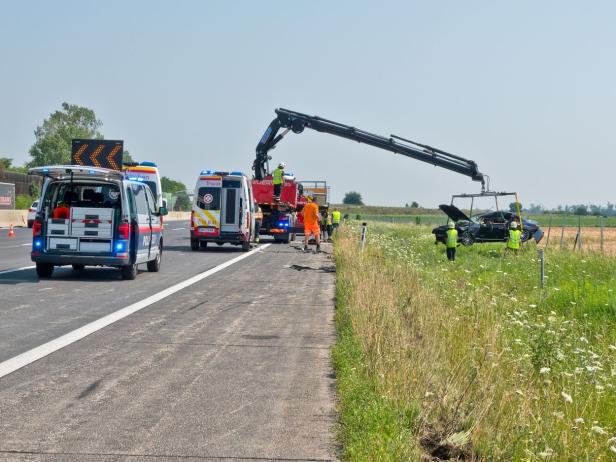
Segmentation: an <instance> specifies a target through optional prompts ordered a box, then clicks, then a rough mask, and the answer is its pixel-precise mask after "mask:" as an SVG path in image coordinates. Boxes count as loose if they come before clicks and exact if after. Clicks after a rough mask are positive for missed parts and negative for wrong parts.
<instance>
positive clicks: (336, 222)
mask: <svg viewBox="0 0 616 462" xmlns="http://www.w3.org/2000/svg"><path fill="white" fill-rule="evenodd" d="M338 226H340V210H338V209H334V211H333V212H332V234H334V233H335V232H336V230H337V229H338Z"/></svg>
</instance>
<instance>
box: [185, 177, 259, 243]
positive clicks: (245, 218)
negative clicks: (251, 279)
mask: <svg viewBox="0 0 616 462" xmlns="http://www.w3.org/2000/svg"><path fill="white" fill-rule="evenodd" d="M253 201H254V199H253V196H252V188H251V186H250V181H249V180H248V177H247V176H246V175H244V174H243V173H242V172H217V171H213V170H203V171H202V172H201V173H200V175H199V178H198V179H197V185H196V186H195V195H194V199H193V206H192V213H191V226H190V247H191V248H192V249H193V250H198V249H199V247H201V248H205V247H207V244H208V242H215V243H216V244H218V245H223V244H224V243H229V244H234V245H241V246H242V250H243V251H248V250H250V243H251V242H252V238H253V233H254V209H253Z"/></svg>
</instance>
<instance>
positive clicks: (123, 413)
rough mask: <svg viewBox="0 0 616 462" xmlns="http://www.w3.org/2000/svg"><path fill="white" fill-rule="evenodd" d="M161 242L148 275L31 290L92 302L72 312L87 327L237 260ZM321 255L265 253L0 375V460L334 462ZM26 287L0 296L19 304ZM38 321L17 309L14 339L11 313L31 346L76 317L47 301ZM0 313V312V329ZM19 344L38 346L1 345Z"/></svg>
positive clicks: (325, 268) (327, 287)
mask: <svg viewBox="0 0 616 462" xmlns="http://www.w3.org/2000/svg"><path fill="white" fill-rule="evenodd" d="M169 236H171V233H169ZM170 241H171V245H172V246H173V245H175V246H176V248H175V249H174V250H172V251H168V252H167V253H166V255H165V261H166V263H165V265H164V267H163V268H166V271H167V272H166V273H161V274H160V275H158V276H159V277H158V278H156V276H157V275H153V274H152V275H150V274H147V273H142V274H140V276H139V277H138V278H137V280H136V281H130V282H126V281H121V280H119V279H118V278H117V277H115V273H114V274H112V273H111V272H104V273H105V274H99V275H98V276H94V275H90V274H84V275H74V274H72V272H70V271H69V270H67V271H68V272H67V274H64V275H62V276H61V277H60V278H59V279H52V280H50V281H45V282H44V283H39V284H43V285H44V287H52V288H54V287H58V286H59V287H62V288H63V290H64V291H66V292H68V293H70V294H71V295H72V297H74V298H78V299H83V298H84V297H90V300H93V301H90V302H89V303H88V304H86V306H83V307H82V310H83V313H84V314H83V316H84V317H87V318H88V319H92V318H94V317H96V316H98V315H100V314H102V313H104V312H106V311H108V310H109V309H113V308H112V307H111V305H110V302H109V299H115V298H117V297H119V296H126V294H125V293H124V292H125V291H124V288H131V292H132V291H135V292H137V291H141V292H139V293H140V294H141V296H143V291H144V287H150V288H151V287H157V288H160V287H162V286H164V285H171V284H172V283H173V282H174V281H175V280H177V279H181V278H182V277H186V276H187V275H191V274H194V273H195V272H197V271H200V270H202V269H203V268H206V267H207V266H208V265H211V264H213V263H214V261H221V260H224V259H225V258H230V257H231V256H233V257H235V256H237V255H238V254H239V253H236V252H233V251H215V252H211V253H208V252H205V253H201V252H199V253H191V252H190V251H189V250H187V246H188V241H185V240H183V239H182V236H181V235H177V236H175V237H173V240H170ZM324 248H325V250H326V251H327V252H328V253H324V254H319V255H315V254H304V253H302V252H300V251H299V243H298V244H295V245H293V246H287V245H272V246H269V247H267V248H265V249H263V250H262V251H259V252H257V253H255V254H253V255H250V256H249V257H248V258H246V259H244V260H242V261H241V262H239V263H237V264H234V265H232V266H230V267H228V268H226V269H224V270H223V271H220V272H218V273H216V274H214V275H212V276H211V277H208V278H206V279H204V280H203V281H200V282H199V283H196V284H194V285H191V286H190V287H187V288H185V289H184V290H182V291H180V292H178V293H176V294H174V295H172V296H171V297H169V298H168V299H164V300H161V301H160V302H158V303H155V304H153V305H151V306H150V307H148V308H146V309H143V310H142V311H139V312H137V313H135V314H133V315H131V316H129V317H127V318H125V319H122V320H120V321H118V322H116V323H114V324H112V325H110V326H108V327H106V328H105V329H103V330H100V331H98V332H96V333H94V334H92V335H90V336H88V337H86V338H84V339H83V340H80V341H79V342H77V343H74V344H72V345H70V346H67V347H65V348H64V349H62V350H60V351H57V352H55V353H53V354H51V355H49V356H47V357H45V358H43V359H40V360H38V361H36V362H34V363H32V364H30V365H28V366H26V367H24V368H22V369H19V370H18V371H16V372H13V373H12V374H10V375H7V376H5V377H3V378H0V416H2V419H1V421H0V460H7V461H26V460H27V461H46V462H47V461H68V462H71V461H75V462H76V461H106V462H107V461H114V462H115V461H126V462H128V461H143V462H145V461H152V460H156V461H159V460H161V461H179V460H182V461H187V460H188V461H203V460H228V461H240V460H241V461H246V460H294V461H300V460H313V461H314V460H316V461H324V460H334V459H335V446H334V444H333V442H332V439H333V436H332V426H333V425H334V424H335V413H334V391H333V387H334V377H333V372H332V370H331V365H330V361H329V349H330V347H331V345H332V344H333V342H334V340H335V333H334V326H333V301H334V294H335V289H334V274H333V273H332V271H333V263H332V260H331V256H330V255H329V252H331V249H330V248H329V246H327V245H325V246H324ZM170 254H173V255H171V256H170ZM180 254H183V255H180ZM106 273H109V274H106ZM150 276H152V277H150ZM161 276H162V277H161ZM155 278H156V279H155ZM163 281H164V282H163ZM31 285H32V283H27V282H25V283H24V282H21V283H17V284H15V285H14V286H10V285H9V288H19V287H21V288H23V289H24V292H23V293H22V295H24V294H27V293H28V292H31V289H30V287H31ZM29 289H30V290H29ZM101 291H103V292H101ZM46 292H52V291H51V290H50V291H46ZM43 293H44V292H43ZM99 293H100V294H99ZM13 296H15V294H13ZM38 297H42V296H41V295H38ZM131 297H132V295H131ZM129 298H130V297H129ZM133 299H134V298H131V300H133ZM2 303H3V306H4V304H5V302H4V301H3V302H2ZM98 303H101V304H103V305H104V306H106V307H107V308H106V309H99V308H97V307H95V305H97V304H98ZM12 304H13V303H12ZM67 305H68V306H67ZM119 305H122V303H119V304H116V305H113V306H114V307H116V308H117V307H118V306H119ZM99 310H100V311H99ZM42 311H44V312H45V316H42V317H40V318H39V317H37V316H35V314H36V313H37V311H36V310H35V309H33V308H25V309H24V311H22V310H21V309H17V310H15V311H13V312H12V313H13V314H12V316H13V317H12V318H11V319H13V322H14V323H16V324H13V325H14V327H13V329H17V330H19V331H20V332H21V333H22V336H23V334H26V331H27V326H28V323H24V322H22V323H21V324H20V323H19V322H17V321H16V320H17V319H18V318H17V317H16V316H15V313H18V314H19V313H20V314H21V316H22V319H27V320H28V322H30V320H33V321H34V322H33V325H35V326H38V328H37V331H38V336H37V337H36V338H39V340H40V336H41V335H43V334H45V336H46V337H50V336H52V335H51V334H50V332H49V330H50V329H51V330H53V329H55V326H54V325H53V324H51V325H48V326H47V328H45V327H44V326H43V324H44V320H47V322H48V323H51V321H52V320H54V319H55V320H56V321H60V322H61V325H63V326H64V329H61V330H60V332H62V331H65V330H66V329H67V328H69V327H68V326H69V325H73V324H72V323H73V317H79V313H80V311H79V306H78V304H74V303H73V302H66V301H65V298H62V297H56V296H55V294H54V296H53V297H51V298H49V299H47V300H46V303H45V307H44V308H43V310H42ZM9 313H11V312H9V311H8V310H6V309H4V308H3V311H2V314H0V322H2V321H3V319H4V318H5V316H8V315H9ZM84 317H82V318H81V319H80V321H79V322H77V323H76V324H75V325H79V324H80V323H82V322H84V321H85V319H84ZM7 333H10V332H7ZM4 334H5V332H4V331H3V332H2V335H0V337H4ZM23 342H26V343H27V344H28V345H31V344H34V343H36V341H35V340H34V338H32V337H26V338H21V339H19V338H15V337H14V338H13V339H12V341H11V342H8V343H7V344H6V345H7V346H8V347H13V346H14V345H16V344H23ZM23 348H24V347H21V348H17V349H16V350H15V351H19V350H23ZM14 349H15V348H14ZM0 351H4V344H3V346H2V348H0Z"/></svg>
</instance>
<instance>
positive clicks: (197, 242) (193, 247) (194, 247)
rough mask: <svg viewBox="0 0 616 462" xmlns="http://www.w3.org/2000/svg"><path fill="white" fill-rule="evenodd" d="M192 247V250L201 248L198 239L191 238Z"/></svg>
mask: <svg viewBox="0 0 616 462" xmlns="http://www.w3.org/2000/svg"><path fill="white" fill-rule="evenodd" d="M190 248H191V249H192V250H199V241H197V240H196V239H191V240H190Z"/></svg>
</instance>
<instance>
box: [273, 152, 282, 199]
mask: <svg viewBox="0 0 616 462" xmlns="http://www.w3.org/2000/svg"><path fill="white" fill-rule="evenodd" d="M284 166H285V165H284V162H280V163H279V164H278V167H277V168H276V169H275V170H274V171H273V173H272V184H273V185H274V200H275V201H276V202H280V194H281V192H282V185H283V183H284Z"/></svg>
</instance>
